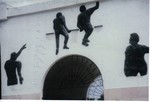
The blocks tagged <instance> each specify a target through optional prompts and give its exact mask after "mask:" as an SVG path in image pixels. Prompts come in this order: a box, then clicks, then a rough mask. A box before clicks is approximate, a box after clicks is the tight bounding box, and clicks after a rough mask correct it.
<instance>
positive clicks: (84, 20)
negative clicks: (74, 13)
mask: <svg viewBox="0 0 150 102" xmlns="http://www.w3.org/2000/svg"><path fill="white" fill-rule="evenodd" d="M98 8H99V2H98V1H97V2H96V5H95V6H94V7H92V8H89V9H87V10H86V7H85V6H84V5H82V6H80V12H81V13H80V14H79V16H78V22H77V27H78V28H79V29H80V32H81V31H83V30H84V31H85V35H84V37H83V40H82V45H84V46H88V45H89V44H88V42H90V41H89V39H88V38H89V36H90V35H91V34H92V32H93V26H92V24H91V21H90V18H91V15H92V14H93V12H94V11H95V10H97V9H98Z"/></svg>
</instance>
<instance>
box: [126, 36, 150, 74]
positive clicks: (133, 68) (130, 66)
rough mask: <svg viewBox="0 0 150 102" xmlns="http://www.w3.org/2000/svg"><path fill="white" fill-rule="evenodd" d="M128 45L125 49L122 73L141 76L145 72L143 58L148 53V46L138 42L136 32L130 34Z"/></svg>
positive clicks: (145, 67)
mask: <svg viewBox="0 0 150 102" xmlns="http://www.w3.org/2000/svg"><path fill="white" fill-rule="evenodd" d="M129 42H130V44H131V45H129V46H128V47H127V48H126V51H125V63H124V73H125V75H126V76H127V77H128V76H137V74H138V73H140V75H141V76H144V75H146V74H147V64H146V62H145V60H144V55H145V54H146V53H149V47H147V46H145V45H140V44H138V42H139V36H138V34H137V33H132V34H131V35H130V39H129Z"/></svg>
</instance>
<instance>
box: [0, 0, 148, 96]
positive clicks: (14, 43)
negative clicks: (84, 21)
mask: <svg viewBox="0 0 150 102" xmlns="http://www.w3.org/2000/svg"><path fill="white" fill-rule="evenodd" d="M94 5H95V3H91V4H90V3H88V4H86V6H87V7H92V6H94ZM79 6H80V5H77V6H72V7H66V8H61V9H55V10H51V11H46V12H41V13H36V14H30V15H24V16H18V17H12V18H9V19H8V20H7V21H5V22H2V23H0V34H1V49H2V51H1V53H2V54H1V55H2V64H1V67H2V96H7V95H21V94H33V93H42V88H43V82H44V77H45V76H46V73H47V71H48V70H49V69H50V67H51V66H52V64H54V62H56V61H57V60H58V59H60V58H61V57H63V56H66V55H69V54H80V55H84V56H86V57H88V58H90V59H91V60H92V61H93V62H95V64H96V65H97V66H98V67H99V69H100V71H101V73H102V77H103V80H104V88H105V89H111V88H125V87H141V86H148V75H146V76H143V77H141V76H138V77H130V78H127V77H125V75H124V72H123V69H124V51H125V49H126V47H127V46H128V45H129V43H128V42H129V41H128V40H129V36H130V33H133V32H137V33H138V34H139V36H140V42H139V43H140V44H143V45H147V46H148V40H149V39H148V34H149V32H148V30H149V28H148V19H149V18H148V0H108V1H107V0H106V1H104V2H102V3H101V4H100V8H99V9H98V10H97V11H95V13H94V14H93V15H92V18H91V20H92V24H93V25H99V24H102V25H103V26H104V27H103V28H97V29H95V30H94V31H93V33H92V35H91V37H90V40H91V42H90V45H89V47H84V46H82V45H81V41H82V38H83V35H84V32H79V31H77V32H71V33H70V34H69V37H70V38H69V42H68V46H69V47H70V49H69V50H63V40H64V38H63V37H62V36H61V37H60V42H61V44H60V52H59V55H57V56H56V55H55V36H54V35H49V36H46V35H45V34H46V33H48V32H53V19H54V18H55V15H56V13H57V12H59V11H60V12H62V13H63V14H64V16H65V17H66V24H67V26H68V28H76V23H77V16H78V14H79V10H78V9H79ZM24 43H26V44H27V49H25V50H24V51H23V52H22V54H21V55H20V56H19V58H18V60H20V61H21V62H22V75H23V77H24V83H23V85H16V86H10V87H8V86H7V83H6V82H7V77H6V73H5V70H4V63H5V62H6V60H8V59H9V58H10V54H11V53H12V52H14V51H18V50H19V49H20V47H21V46H22V45H23V44H24ZM145 59H146V62H148V55H146V56H145Z"/></svg>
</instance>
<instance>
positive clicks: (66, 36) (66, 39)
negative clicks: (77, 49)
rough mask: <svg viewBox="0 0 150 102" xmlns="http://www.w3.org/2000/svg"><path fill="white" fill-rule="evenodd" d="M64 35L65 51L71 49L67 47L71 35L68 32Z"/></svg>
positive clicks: (64, 31)
mask: <svg viewBox="0 0 150 102" xmlns="http://www.w3.org/2000/svg"><path fill="white" fill-rule="evenodd" d="M62 35H63V36H64V38H65V40H64V47H63V48H64V49H69V47H68V46H67V43H68V40H69V35H68V33H67V31H66V30H63V31H62Z"/></svg>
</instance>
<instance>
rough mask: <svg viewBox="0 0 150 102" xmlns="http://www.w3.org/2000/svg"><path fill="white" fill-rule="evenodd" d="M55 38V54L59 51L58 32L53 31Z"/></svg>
mask: <svg viewBox="0 0 150 102" xmlns="http://www.w3.org/2000/svg"><path fill="white" fill-rule="evenodd" d="M55 38H56V55H57V54H58V52H59V33H56V32H55Z"/></svg>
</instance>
